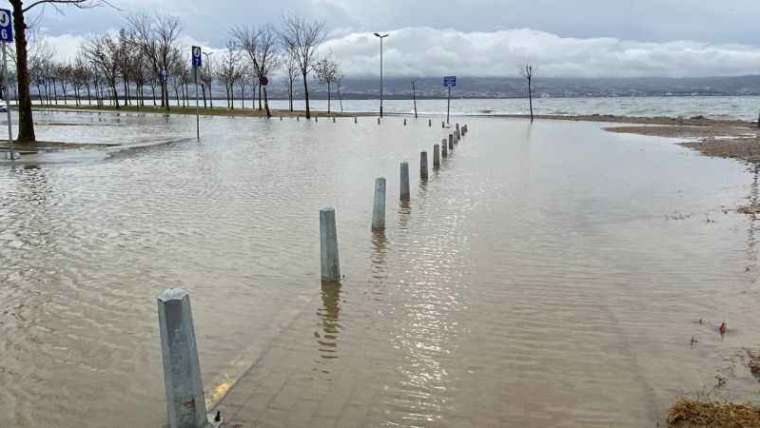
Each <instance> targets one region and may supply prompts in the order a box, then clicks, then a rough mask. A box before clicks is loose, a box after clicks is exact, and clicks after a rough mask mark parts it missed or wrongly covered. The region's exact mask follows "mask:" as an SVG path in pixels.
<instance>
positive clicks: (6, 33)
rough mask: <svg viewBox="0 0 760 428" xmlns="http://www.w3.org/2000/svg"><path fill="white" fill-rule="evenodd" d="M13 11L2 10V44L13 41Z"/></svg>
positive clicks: (0, 22) (0, 19) (0, 17)
mask: <svg viewBox="0 0 760 428" xmlns="http://www.w3.org/2000/svg"><path fill="white" fill-rule="evenodd" d="M11 16H12V15H11V11H10V10H8V9H0V42H5V43H10V42H12V41H13V19H12V18H11Z"/></svg>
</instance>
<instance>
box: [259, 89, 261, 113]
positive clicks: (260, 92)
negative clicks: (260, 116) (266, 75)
mask: <svg viewBox="0 0 760 428" xmlns="http://www.w3.org/2000/svg"><path fill="white" fill-rule="evenodd" d="M259 110H261V83H259Z"/></svg>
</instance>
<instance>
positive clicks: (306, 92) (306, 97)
mask: <svg viewBox="0 0 760 428" xmlns="http://www.w3.org/2000/svg"><path fill="white" fill-rule="evenodd" d="M301 74H302V75H303V97H304V100H305V101H306V118H307V119H311V110H310V109H309V84H308V83H307V78H306V76H307V75H308V73H301Z"/></svg>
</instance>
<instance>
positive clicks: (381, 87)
mask: <svg viewBox="0 0 760 428" xmlns="http://www.w3.org/2000/svg"><path fill="white" fill-rule="evenodd" d="M388 36H389V34H380V33H375V37H377V38H379V39H380V117H383V39H384V38H386V37H388Z"/></svg>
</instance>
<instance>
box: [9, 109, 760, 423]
mask: <svg viewBox="0 0 760 428" xmlns="http://www.w3.org/2000/svg"><path fill="white" fill-rule="evenodd" d="M40 120H41V122H42V123H43V125H42V126H41V128H40V130H39V131H38V132H39V133H40V138H48V139H52V138H50V137H56V138H55V140H57V141H60V140H64V141H89V142H112V141H119V139H131V141H135V142H140V141H144V140H146V139H159V138H180V137H183V136H188V135H189V136H192V133H193V128H192V126H193V124H194V119H193V118H191V117H186V118H183V117H172V118H164V117H160V116H140V115H126V116H119V117H117V116H113V115H100V116H96V115H90V114H82V113H78V114H77V113H67V114H59V113H48V114H47V115H43V116H42V117H41V118H40ZM46 120H47V122H48V123H49V124H48V125H45V124H44V123H45V121H46ZM401 120H402V119H400V118H388V119H386V121H385V124H384V125H383V126H378V125H377V124H376V122H375V120H374V118H361V119H359V124H358V125H354V124H353V121H352V120H351V119H342V120H338V122H337V123H336V124H333V123H332V122H330V121H327V120H325V121H320V122H319V123H317V124H315V123H313V122H312V123H309V122H306V121H303V120H302V121H300V122H296V121H295V120H292V119H291V120H285V121H278V120H274V121H266V120H259V119H236V118H222V117H215V118H206V119H204V120H203V121H202V125H203V141H202V142H201V143H200V144H198V143H195V142H193V141H192V140H190V141H180V142H177V143H174V144H169V145H164V146H157V147H152V148H145V149H141V150H135V151H129V152H123V153H119V154H117V155H115V156H112V157H105V158H99V157H98V156H91V155H89V154H88V155H86V156H83V157H82V160H81V161H76V159H70V158H67V162H62V163H59V162H54V161H50V163H48V162H45V161H44V160H42V161H40V162H39V163H34V162H31V163H25V164H23V165H17V166H15V167H12V166H9V165H8V164H3V166H2V174H0V281H1V284H0V385H2V388H0V415H3V417H2V421H3V422H0V426H6V424H8V426H14V427H40V426H51V427H52V426H55V427H105V426H108V427H134V426H160V425H161V424H162V423H163V422H164V420H165V408H164V400H163V383H162V382H163V380H162V375H161V356H160V348H159V339H158V328H157V316H156V313H155V311H156V305H155V298H156V296H157V294H158V293H159V291H160V290H161V289H163V288H165V287H185V288H187V289H189V290H190V291H191V293H192V302H193V310H194V316H195V325H196V329H197V336H198V342H199V348H200V359H201V366H202V369H203V377H204V383H205V384H206V385H207V388H208V389H209V391H210V392H211V391H217V392H218V388H219V385H226V384H229V383H230V382H232V381H234V380H236V379H238V376H239V375H240V374H241V373H243V372H246V373H247V374H246V376H243V377H242V379H240V382H239V383H238V384H237V386H236V387H233V388H232V390H231V391H230V392H229V395H228V397H227V399H226V400H225V401H224V402H223V403H222V408H223V409H224V410H225V415H226V416H227V417H228V418H229V419H231V420H237V421H240V422H243V423H245V424H246V425H245V426H254V424H257V423H269V424H272V425H280V424H287V423H288V421H290V423H291V424H295V425H298V424H299V423H295V422H293V419H292V417H293V416H294V415H296V416H298V415H300V417H302V421H301V423H302V424H307V423H309V424H312V425H313V426H316V425H327V424H332V423H337V422H340V423H344V424H346V425H368V426H430V425H434V426H466V425H473V426H496V425H512V426H653V425H655V424H656V423H657V422H658V421H660V420H661V418H662V415H663V413H664V411H665V410H666V409H667V407H668V405H669V404H670V403H671V401H672V400H673V399H674V398H676V397H679V396H681V395H683V394H695V393H699V392H707V391H710V390H712V389H713V386H714V385H715V384H716V382H717V381H716V376H720V377H722V378H724V379H726V381H725V382H726V385H725V386H723V387H721V388H719V389H717V390H715V391H713V392H712V394H713V395H714V396H718V397H721V398H726V399H733V400H740V401H745V400H754V401H757V400H758V396H757V392H756V391H757V390H758V386H759V385H758V383H757V380H755V379H754V378H753V377H752V376H751V374H750V372H749V369H747V368H746V366H745V365H744V363H743V361H742V358H743V356H744V355H746V352H745V351H744V348H752V349H755V348H756V347H757V345H758V344H759V340H758V339H760V334H759V333H758V330H757V328H756V327H757V324H756V319H757V316H756V314H757V312H758V309H759V308H760V299H759V298H758V291H759V290H758V286H757V284H756V278H757V275H758V264H757V250H758V249H757V237H758V231H759V226H760V223H757V222H756V220H755V219H754V218H753V217H750V216H745V215H739V214H736V213H735V212H732V211H727V212H724V209H725V208H728V209H734V208H736V207H737V206H739V205H743V204H746V202H747V201H746V199H747V198H750V197H752V196H753V195H757V187H756V184H755V185H753V174H752V171H748V170H747V168H746V167H745V166H743V165H742V164H740V163H738V162H735V161H731V160H724V159H711V158H706V157H702V156H700V155H698V154H696V153H694V152H692V151H689V150H688V149H686V148H683V147H680V146H677V145H676V144H674V142H672V141H669V140H664V139H661V138H656V137H644V136H635V135H623V134H613V133H607V132H604V131H603V130H602V129H601V128H602V126H603V125H599V124H594V123H565V122H550V121H538V122H536V123H534V124H533V125H530V124H529V123H528V122H526V121H521V120H500V119H469V120H467V121H466V122H467V123H468V124H469V127H470V134H469V135H468V136H467V137H466V138H465V140H464V142H463V143H461V144H460V145H459V146H458V147H457V148H456V149H455V151H454V154H453V156H452V157H451V158H449V159H448V160H446V161H445V162H444V163H443V166H442V168H441V170H440V171H438V172H435V173H431V177H430V180H429V181H428V182H427V184H423V183H420V182H419V180H418V179H417V177H418V175H417V168H416V166H417V165H418V163H417V162H418V159H419V152H420V151H421V150H432V146H433V144H435V143H439V142H440V140H441V138H442V137H443V135H444V131H443V130H441V129H440V128H439V127H432V128H428V126H427V120H426V119H420V120H418V121H414V120H410V121H409V122H410V124H409V126H407V127H404V126H402V123H401ZM460 121H462V122H464V120H460ZM61 122H68V123H69V124H71V123H73V124H79V125H82V126H70V125H66V126H63V125H59V123H61ZM99 124H106V125H109V126H102V127H101V126H98V125H99ZM67 156H69V155H67ZM403 160H408V161H410V164H411V171H412V174H411V175H412V177H413V181H412V200H411V203H410V205H409V206H400V205H399V203H398V196H399V195H398V168H399V162H400V161H403ZM378 176H385V177H386V178H387V179H388V205H387V220H386V225H387V230H386V232H385V235H384V236H377V235H373V234H372V233H371V232H370V215H371V206H372V190H373V181H374V178H375V177H378ZM324 206H335V207H336V210H337V219H338V235H339V240H340V251H341V261H342V270H343V273H344V274H345V275H346V278H345V279H344V281H343V283H342V286H341V287H340V288H339V289H336V288H330V287H327V288H324V287H322V286H321V284H320V281H319V241H318V239H319V234H318V227H319V226H318V211H319V209H320V208H322V207H324ZM700 319H702V323H701V324H700V323H699V322H698V320H700ZM724 320H725V321H726V322H727V323H728V326H729V331H728V334H727V335H726V336H725V337H723V338H721V336H720V335H719V334H718V333H717V326H718V325H719V324H720V322H722V321H724ZM692 337H694V338H695V339H696V341H697V342H696V344H695V345H693V346H692V345H691V344H690V342H691V338H692ZM225 406H227V407H225ZM289 418H290V419H289Z"/></svg>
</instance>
